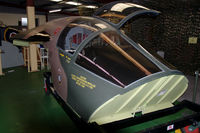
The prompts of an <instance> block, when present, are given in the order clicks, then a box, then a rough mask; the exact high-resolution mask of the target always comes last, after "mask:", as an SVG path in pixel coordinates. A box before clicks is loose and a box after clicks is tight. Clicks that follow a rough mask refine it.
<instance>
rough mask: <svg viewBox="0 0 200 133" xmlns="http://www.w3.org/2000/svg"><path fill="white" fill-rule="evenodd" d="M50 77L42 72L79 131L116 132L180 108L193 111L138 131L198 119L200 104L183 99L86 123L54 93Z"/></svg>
mask: <svg viewBox="0 0 200 133" xmlns="http://www.w3.org/2000/svg"><path fill="white" fill-rule="evenodd" d="M50 77H51V74H50V72H46V73H44V78H45V81H46V84H47V86H48V90H49V91H50V93H52V95H53V96H54V97H55V99H56V100H57V102H58V103H59V104H60V105H61V106H62V108H63V109H64V111H65V112H66V113H67V114H68V116H69V117H70V118H71V119H72V120H73V122H75V124H76V125H78V126H79V127H80V128H82V129H81V131H91V132H96V133H98V132H104V133H106V132H116V131H117V130H120V129H123V128H127V127H130V126H135V125H138V124H143V123H144V122H148V121H153V120H155V119H159V118H163V117H166V116H169V115H171V114H175V113H177V112H178V111H180V110H182V109H189V110H191V111H192V112H193V113H192V114H188V115H186V116H183V117H182V118H180V119H176V120H173V121H170V122H168V123H164V124H159V125H156V126H154V127H150V128H147V129H143V130H141V131H140V132H144V133H149V132H153V133H161V132H171V131H174V130H176V129H179V128H183V127H185V126H188V125H193V124H194V123H197V122H199V121H200V105H198V104H195V103H193V102H190V101H187V100H184V101H182V102H180V103H178V104H176V105H174V106H173V107H171V108H167V109H163V110H159V111H155V112H152V113H148V114H144V115H142V114H141V115H139V116H135V117H133V118H128V119H124V120H120V121H115V122H112V123H107V124H103V125H98V124H97V123H86V122H85V121H83V120H82V119H81V118H80V117H78V116H77V114H76V113H75V112H74V111H73V110H72V109H71V108H70V107H69V106H68V105H67V104H66V103H65V102H64V101H63V100H62V99H61V98H60V97H59V95H58V94H57V93H56V91H55V90H54V88H53V83H51V81H50ZM168 127H173V128H170V129H168Z"/></svg>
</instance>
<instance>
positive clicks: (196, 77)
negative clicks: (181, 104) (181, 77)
mask: <svg viewBox="0 0 200 133" xmlns="http://www.w3.org/2000/svg"><path fill="white" fill-rule="evenodd" d="M198 79H199V71H198V70H197V71H195V85H194V90H193V98H192V101H193V102H196V95H197V85H198Z"/></svg>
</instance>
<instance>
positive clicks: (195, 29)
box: [132, 0, 200, 74]
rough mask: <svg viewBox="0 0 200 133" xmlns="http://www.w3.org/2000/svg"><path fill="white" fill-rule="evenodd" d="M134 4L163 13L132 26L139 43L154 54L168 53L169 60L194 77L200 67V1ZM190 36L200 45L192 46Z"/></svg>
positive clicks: (161, 0) (151, 0) (162, 0)
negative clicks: (196, 39) (196, 38)
mask: <svg viewBox="0 0 200 133" xmlns="http://www.w3.org/2000/svg"><path fill="white" fill-rule="evenodd" d="M133 2H135V3H137V4H141V5H143V6H146V7H148V8H151V9H154V10H158V11H160V12H161V14H160V15H159V16H158V17H156V18H153V19H152V18H148V19H145V18H141V19H138V20H137V21H135V22H134V23H132V32H133V34H134V35H135V36H136V38H137V39H138V40H137V41H138V42H139V43H140V44H142V45H143V46H144V47H145V48H146V49H149V50H151V51H155V52H156V51H164V52H165V60H167V61H168V62H170V63H171V64H172V65H174V66H175V67H177V68H178V69H179V70H181V71H182V72H184V73H185V74H194V71H195V70H197V69H199V68H200V1H199V0H140V1H135V0H134V1H133ZM189 37H198V42H197V44H189V43H188V40H189Z"/></svg>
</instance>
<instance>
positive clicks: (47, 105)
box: [0, 67, 79, 133]
mask: <svg viewBox="0 0 200 133" xmlns="http://www.w3.org/2000/svg"><path fill="white" fill-rule="evenodd" d="M11 70H14V71H11ZM4 73H5V76H0V133H72V132H73V133H76V132H79V130H78V129H77V127H76V126H75V125H74V123H73V122H72V121H71V120H70V118H69V117H68V116H67V114H66V113H65V112H64V111H63V109H62V108H61V107H60V105H59V104H58V103H57V102H56V100H55V99H54V98H53V96H46V95H45V93H44V90H43V74H42V72H41V71H40V72H34V73H28V72H27V69H26V68H24V67H16V68H11V69H6V70H4Z"/></svg>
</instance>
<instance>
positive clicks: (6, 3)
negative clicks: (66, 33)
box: [0, 1, 79, 16]
mask: <svg viewBox="0 0 200 133" xmlns="http://www.w3.org/2000/svg"><path fill="white" fill-rule="evenodd" d="M27 4H28V3H27ZM30 4H31V3H30ZM0 5H1V6H7V7H13V8H19V9H23V10H26V5H24V6H23V5H17V4H13V3H8V2H3V1H0ZM35 10H36V11H37V12H43V13H45V14H48V13H49V10H46V9H42V8H35ZM56 14H63V15H68V16H79V14H74V13H70V12H56Z"/></svg>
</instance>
